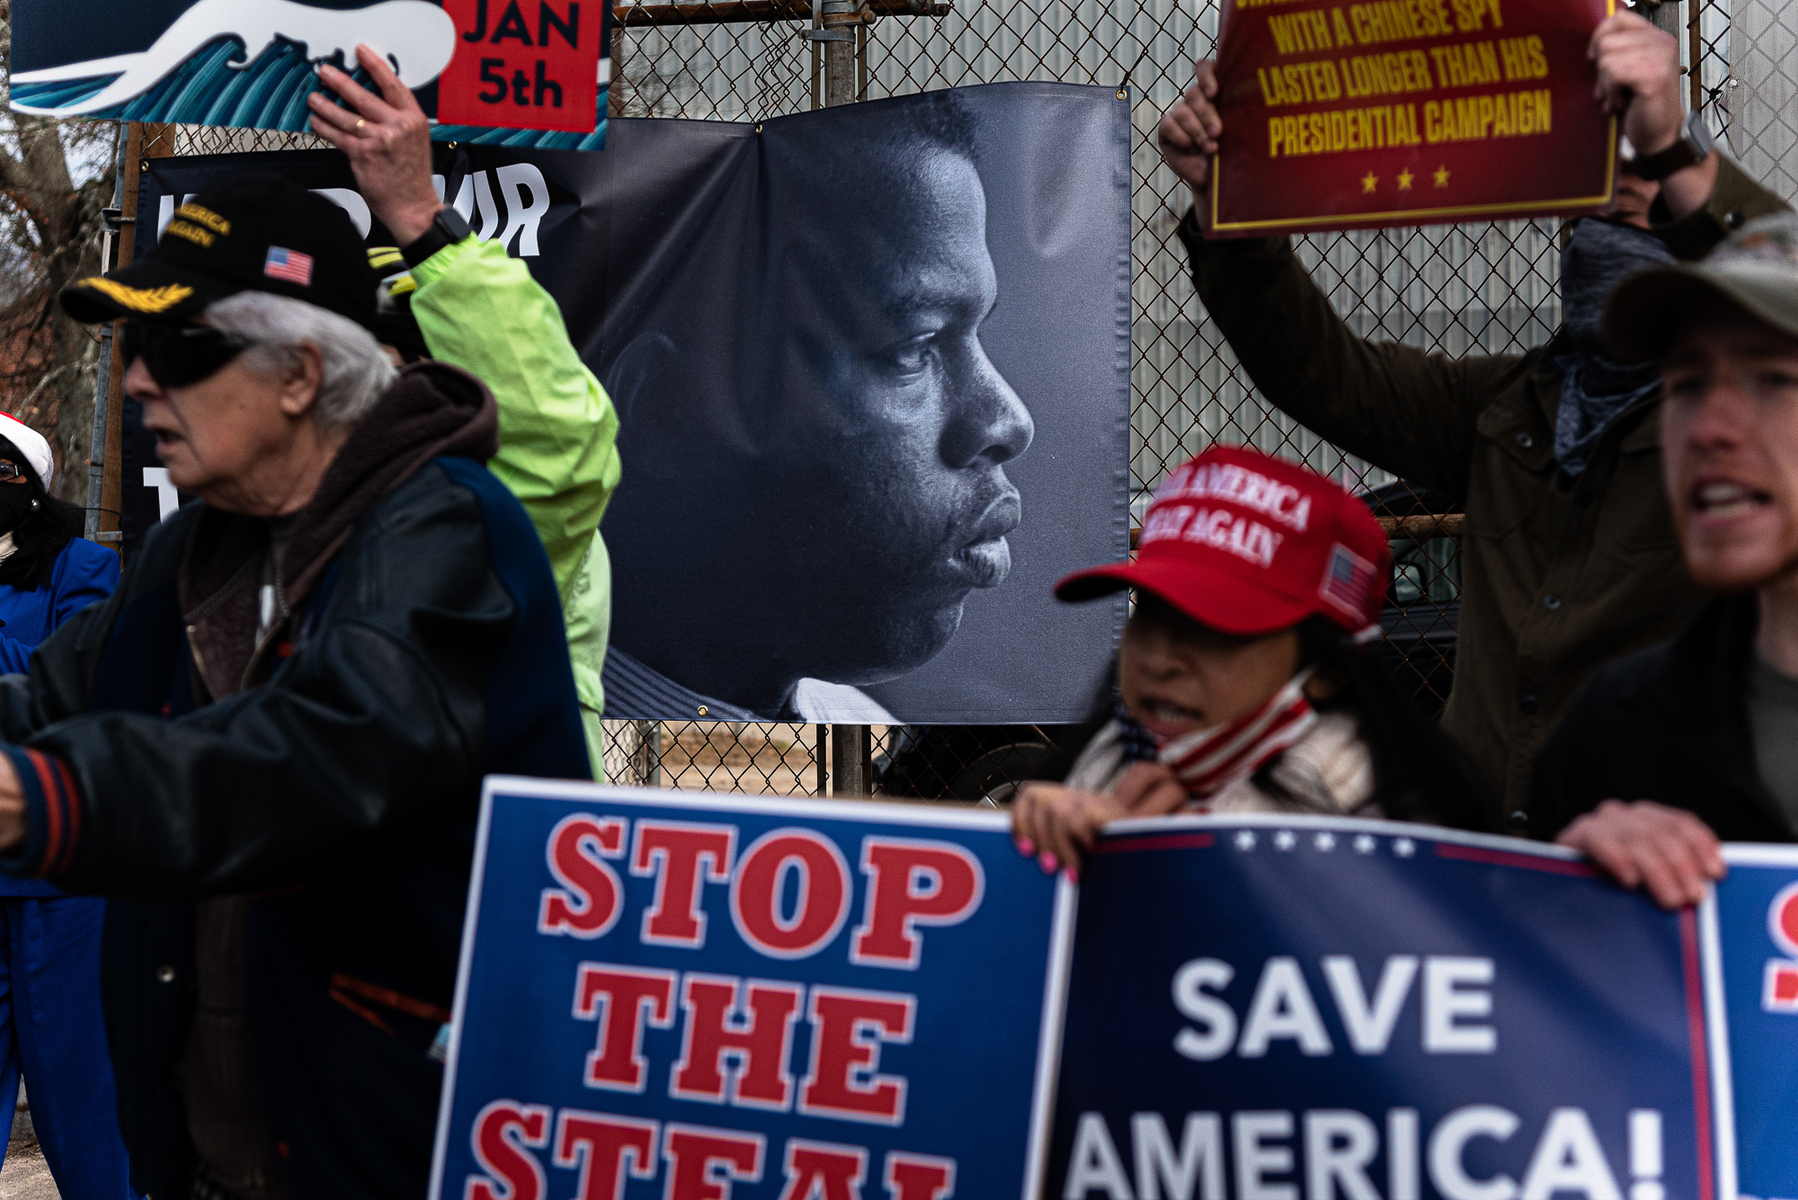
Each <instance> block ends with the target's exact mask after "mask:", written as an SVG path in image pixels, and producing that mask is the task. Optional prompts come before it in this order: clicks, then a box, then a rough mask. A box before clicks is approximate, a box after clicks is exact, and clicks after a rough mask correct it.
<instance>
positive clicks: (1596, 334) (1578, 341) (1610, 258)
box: [1561, 218, 1674, 354]
mask: <svg viewBox="0 0 1798 1200" xmlns="http://www.w3.org/2000/svg"><path fill="white" fill-rule="evenodd" d="M1673 261H1674V259H1673V255H1672V253H1671V252H1670V251H1668V249H1667V247H1666V245H1665V243H1663V242H1662V241H1661V239H1660V238H1658V237H1655V236H1654V235H1653V234H1652V233H1649V232H1648V231H1646V230H1643V229H1637V228H1635V227H1634V226H1631V225H1619V224H1616V223H1615V222H1612V221H1601V220H1595V219H1592V218H1588V219H1586V220H1583V221H1580V222H1578V223H1576V224H1575V225H1574V227H1573V235H1572V236H1571V237H1569V238H1568V239H1567V246H1566V248H1565V249H1563V250H1562V251H1561V311H1562V313H1563V314H1564V315H1565V319H1566V324H1567V333H1568V336H1570V337H1571V338H1572V339H1573V344H1574V347H1575V348H1576V349H1578V350H1580V351H1582V352H1584V353H1589V354H1603V353H1604V352H1605V342H1604V328H1603V325H1604V302H1605V297H1607V296H1609V295H1610V294H1611V289H1612V288H1614V287H1616V286H1617V284H1618V283H1619V282H1621V281H1622V279H1623V278H1624V276H1626V275H1633V274H1634V273H1635V272H1637V271H1640V270H1642V269H1643V268H1644V267H1654V266H1661V265H1663V264H1666V263H1671V262H1673Z"/></svg>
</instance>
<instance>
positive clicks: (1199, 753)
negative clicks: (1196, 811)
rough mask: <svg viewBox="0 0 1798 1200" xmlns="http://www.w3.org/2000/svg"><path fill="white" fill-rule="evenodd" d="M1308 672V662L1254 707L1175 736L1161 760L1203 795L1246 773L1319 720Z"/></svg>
mask: <svg viewBox="0 0 1798 1200" xmlns="http://www.w3.org/2000/svg"><path fill="white" fill-rule="evenodd" d="M1310 677H1311V668H1310V667H1306V668H1305V669H1304V670H1303V671H1300V672H1299V673H1298V674H1297V675H1294V676H1293V677H1292V679H1291V680H1290V681H1288V682H1287V684H1286V686H1285V687H1283V688H1281V689H1280V690H1279V691H1277V692H1275V693H1274V694H1273V695H1272V696H1269V697H1268V699H1267V703H1265V704H1263V705H1262V706H1261V707H1260V708H1258V709H1256V710H1255V711H1254V712H1252V713H1249V714H1248V715H1246V716H1242V717H1238V718H1237V719H1236V720H1234V721H1231V722H1230V723H1229V724H1228V725H1213V726H1212V727H1211V728H1209V729H1199V730H1195V731H1194V732H1192V733H1189V734H1187V735H1186V736H1184V737H1179V738H1175V739H1174V740H1173V741H1171V742H1168V743H1167V744H1166V745H1164V746H1162V747H1161V752H1160V758H1161V761H1162V762H1164V763H1166V764H1167V765H1168V766H1170V767H1172V768H1173V769H1174V774H1175V775H1176V776H1178V777H1179V779H1180V782H1181V783H1183V784H1185V785H1186V791H1187V794H1188V795H1190V796H1192V797H1194V798H1195V799H1199V800H1203V799H1205V798H1207V797H1209V796H1213V795H1216V794H1217V793H1218V792H1220V791H1222V790H1223V789H1224V788H1226V787H1228V786H1230V785H1231V784H1232V783H1235V782H1236V781H1237V780H1239V779H1247V778H1248V777H1249V776H1250V775H1253V774H1254V773H1255V772H1256V771H1258V770H1259V769H1260V768H1261V767H1262V765H1263V764H1265V763H1266V762H1268V760H1270V759H1272V758H1273V757H1274V755H1276V754H1279V753H1280V752H1281V751H1282V750H1285V749H1286V748H1287V747H1289V746H1291V745H1293V744H1294V743H1295V742H1297V741H1299V739H1301V738H1303V737H1304V736H1305V735H1306V734H1307V733H1310V732H1311V727H1312V726H1313V725H1315V724H1316V723H1317V714H1316V713H1315V712H1313V711H1312V709H1311V703H1310V701H1309V700H1307V699H1306V698H1305V681H1306V680H1307V679H1309V678H1310Z"/></svg>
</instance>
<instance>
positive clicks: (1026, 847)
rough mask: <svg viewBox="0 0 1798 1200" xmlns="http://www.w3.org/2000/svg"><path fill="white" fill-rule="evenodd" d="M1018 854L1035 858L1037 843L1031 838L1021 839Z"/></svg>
mask: <svg viewBox="0 0 1798 1200" xmlns="http://www.w3.org/2000/svg"><path fill="white" fill-rule="evenodd" d="M1018 853H1019V854H1022V855H1023V856H1024V857H1025V858H1030V857H1032V856H1034V855H1035V854H1036V843H1035V842H1033V841H1031V840H1030V839H1029V838H1019V839H1018Z"/></svg>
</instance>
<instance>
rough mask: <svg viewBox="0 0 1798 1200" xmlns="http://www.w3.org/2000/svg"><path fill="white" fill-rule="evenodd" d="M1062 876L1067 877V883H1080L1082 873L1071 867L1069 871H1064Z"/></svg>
mask: <svg viewBox="0 0 1798 1200" xmlns="http://www.w3.org/2000/svg"><path fill="white" fill-rule="evenodd" d="M1062 874H1063V875H1065V876H1066V877H1067V881H1068V882H1069V883H1079V882H1080V872H1078V871H1076V870H1074V868H1072V867H1069V868H1068V869H1067V870H1065V871H1063V872H1062Z"/></svg>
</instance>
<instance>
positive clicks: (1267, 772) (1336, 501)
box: [1012, 446, 1487, 872]
mask: <svg viewBox="0 0 1798 1200" xmlns="http://www.w3.org/2000/svg"><path fill="white" fill-rule="evenodd" d="M1391 571H1392V551H1391V548H1390V547H1389V546H1388V545H1387V542H1386V535H1385V533H1384V532H1383V531H1382V530H1381V529H1380V524H1379V522H1378V521H1376V520H1375V519H1374V517H1373V514H1372V513H1370V512H1369V511H1368V510H1367V506H1366V505H1364V504H1363V503H1361V501H1359V500H1357V499H1356V498H1355V497H1353V496H1351V495H1349V494H1348V493H1347V492H1345V491H1344V490H1342V489H1341V488H1340V487H1337V486H1336V485H1335V484H1334V483H1331V482H1330V481H1329V480H1328V479H1325V478H1324V477H1323V476H1321V475H1318V474H1316V473H1315V472H1312V471H1308V470H1306V469H1305V468H1303V467H1300V466H1296V465H1294V464H1292V463H1288V462H1283V461H1281V460H1280V459H1277V458H1270V457H1269V456H1267V455H1265V454H1260V453H1257V452H1256V451H1253V450H1249V449H1247V448H1244V447H1225V446H1219V447H1213V448H1212V449H1210V450H1208V451H1206V452H1205V453H1204V454H1201V455H1199V456H1198V457H1197V458H1195V459H1193V460H1192V461H1190V462H1188V463H1187V464H1186V465H1185V466H1183V467H1181V468H1180V469H1179V470H1177V471H1175V472H1174V473H1173V474H1172V475H1171V476H1169V478H1168V480H1167V482H1166V483H1165V484H1163V485H1162V487H1161V489H1160V490H1159V491H1158V492H1157V493H1156V495H1155V500H1154V503H1152V504H1151V505H1150V506H1149V511H1148V514H1147V517H1146V519H1145V520H1144V521H1143V529H1142V538H1141V542H1140V546H1139V550H1138V553H1137V556H1136V559H1135V561H1133V562H1129V563H1119V564H1115V565H1111V566H1103V567H1093V568H1091V569H1089V570H1085V571H1078V572H1075V573H1074V574H1072V575H1070V576H1068V577H1067V578H1065V579H1063V580H1062V581H1061V582H1060V583H1058V584H1057V585H1056V588H1055V594H1056V595H1057V596H1058V597H1059V598H1061V599H1063V600H1072V601H1079V600H1090V599H1092V598H1094V597H1097V596H1102V595H1106V594H1108V593H1111V592H1115V591H1117V590H1118V589H1119V588H1123V587H1129V588H1132V589H1134V591H1135V601H1136V603H1135V608H1134V611H1133V613H1132V615H1131V617H1130V622H1129V624H1128V625H1127V626H1126V627H1125V629H1124V638H1123V644H1122V646H1121V647H1120V649H1119V652H1118V661H1117V676H1116V693H1115V696H1107V708H1108V710H1109V711H1108V712H1106V713H1105V714H1104V716H1103V719H1102V720H1101V721H1099V722H1096V724H1097V726H1098V727H1097V730H1096V732H1095V733H1094V734H1093V736H1092V738H1091V740H1090V741H1088V742H1087V744H1086V746H1085V748H1084V749H1083V750H1082V751H1081V752H1080V754H1079V756H1078V757H1077V758H1076V759H1075V761H1074V764H1073V767H1072V769H1071V770H1070V771H1069V772H1068V775H1067V778H1066V779H1065V781H1064V782H1063V783H1062V784H1060V785H1054V784H1040V783H1039V784H1028V785H1026V786H1025V787H1024V788H1023V789H1021V790H1020V792H1019V794H1018V798H1017V800H1016V802H1015V803H1014V805H1013V808H1012V830H1013V834H1014V836H1015V837H1016V839H1017V843H1018V849H1019V850H1021V851H1022V852H1023V853H1025V854H1030V855H1035V856H1037V857H1038V859H1039V861H1040V862H1041V863H1042V866H1043V869H1044V870H1045V871H1055V870H1058V869H1065V870H1067V871H1069V872H1075V871H1077V870H1078V868H1079V862H1080V855H1081V854H1082V853H1083V852H1084V851H1085V850H1086V849H1087V848H1088V847H1090V846H1091V844H1092V840H1093V838H1094V837H1095V836H1096V835H1097V833H1098V831H1099V829H1100V827H1101V826H1103V825H1104V824H1105V823H1106V822H1108V821H1111V820H1114V819H1116V818H1119V817H1126V816H1154V815H1159V814H1163V813H1169V812H1175V811H1179V810H1181V809H1186V810H1188V811H1200V812H1214V813H1228V812H1300V813H1314V814H1327V815H1335V816H1347V815H1354V816H1365V817H1388V818H1392V819H1397V820H1420V821H1429V822H1432V823H1435V824H1440V825H1450V826H1455V827H1457V828H1463V829H1484V828H1486V827H1487V820H1486V817H1485V811H1486V808H1485V806H1484V805H1483V804H1482V803H1481V799H1482V789H1481V788H1480V787H1479V786H1478V785H1477V783H1476V782H1475V780H1474V779H1473V778H1472V775H1471V773H1470V772H1469V771H1468V769H1467V768H1466V766H1465V765H1464V762H1463V760H1462V757H1461V755H1460V752H1459V751H1458V750H1457V749H1456V748H1455V746H1454V745H1453V744H1452V743H1451V742H1450V741H1449V740H1448V738H1447V736H1446V735H1445V734H1443V733H1442V732H1441V731H1439V730H1438V729H1437V728H1436V727H1435V726H1434V725H1433V724H1431V723H1430V722H1429V721H1428V720H1427V719H1426V718H1425V717H1424V716H1423V714H1422V713H1420V712H1419V711H1417V709H1416V708H1415V707H1414V706H1413V705H1412V704H1411V702H1410V701H1409V700H1407V699H1405V698H1404V697H1403V696H1402V695H1401V694H1400V693H1399V691H1398V689H1397V687H1396V686H1395V685H1394V684H1393V682H1392V680H1391V679H1390V678H1389V677H1388V676H1387V675H1386V673H1385V671H1384V670H1383V668H1381V667H1380V666H1379V664H1377V663H1376V662H1375V661H1374V660H1373V657H1372V655H1371V654H1370V653H1369V652H1368V651H1367V649H1366V647H1367V645H1368V644H1369V643H1372V642H1374V641H1377V640H1378V639H1379V637H1380V626H1379V616H1380V609H1381V607H1382V606H1383V605H1384V603H1385V597H1386V584H1387V580H1388V578H1389V577H1390V575H1391Z"/></svg>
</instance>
